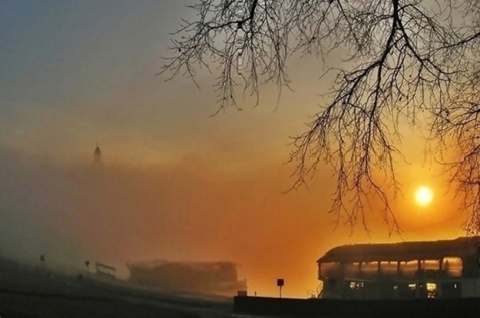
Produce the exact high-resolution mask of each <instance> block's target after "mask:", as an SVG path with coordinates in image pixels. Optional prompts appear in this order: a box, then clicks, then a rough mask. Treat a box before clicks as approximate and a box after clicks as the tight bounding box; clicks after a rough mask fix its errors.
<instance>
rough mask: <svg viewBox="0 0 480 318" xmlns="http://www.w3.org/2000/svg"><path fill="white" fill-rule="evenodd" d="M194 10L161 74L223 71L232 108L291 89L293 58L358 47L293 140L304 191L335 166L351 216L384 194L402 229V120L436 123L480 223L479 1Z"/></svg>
mask: <svg viewBox="0 0 480 318" xmlns="http://www.w3.org/2000/svg"><path fill="white" fill-rule="evenodd" d="M191 8H192V9H193V10H194V11H195V12H196V13H197V18H196V20H195V21H193V22H190V21H184V23H183V25H182V27H181V28H180V29H179V30H178V31H177V32H176V33H175V34H174V35H173V37H174V40H173V46H172V52H173V55H172V57H170V58H167V59H166V64H165V66H164V68H163V69H162V71H161V73H168V74H171V76H172V77H175V76H177V75H178V74H182V75H186V76H189V77H192V78H194V77H195V75H196V72H197V68H199V67H204V68H206V69H209V70H210V68H211V67H212V70H213V66H215V67H218V70H213V72H215V74H218V77H217V82H216V85H215V87H216V90H217V92H218V102H219V105H220V109H224V108H226V107H228V106H235V107H240V105H239V103H238V102H237V94H238V93H237V90H238V89H239V88H240V91H242V92H244V91H245V90H246V91H250V92H251V94H253V95H254V96H256V98H257V103H260V99H259V98H260V86H261V84H262V83H275V84H276V85H278V86H279V87H280V88H282V87H289V84H290V80H289V77H288V74H287V71H286V65H287V60H288V58H289V57H291V56H292V55H293V54H297V53H299V54H311V55H314V56H317V57H319V58H320V59H321V63H326V61H325V60H324V59H323V57H324V56H326V55H328V54H331V53H332V52H337V51H341V52H343V54H346V57H347V59H346V61H345V63H344V64H343V65H342V66H341V67H334V66H332V65H326V67H327V69H328V71H329V72H330V73H333V74H334V78H335V80H334V82H333V83H332V87H331V88H330V89H329V90H328V91H326V92H323V93H324V95H323V96H324V100H326V102H322V104H321V105H320V110H319V111H318V113H317V114H316V115H315V118H314V119H313V120H312V121H311V122H310V123H309V124H308V125H307V129H306V131H305V132H304V133H303V134H300V135H298V136H296V137H294V138H293V143H294V149H293V151H292V153H291V158H290V161H291V162H292V163H293V164H294V166H295V167H296V172H295V176H296V182H295V183H294V186H293V187H294V188H295V187H298V186H300V185H302V184H304V183H305V182H306V179H307V177H311V176H312V175H313V174H314V173H315V171H316V169H317V167H318V165H319V164H328V165H330V166H331V167H332V168H333V169H334V171H335V176H336V180H337V187H336V191H335V193H334V195H333V204H332V208H331V212H332V213H334V214H335V215H336V216H337V217H338V220H339V221H342V222H346V223H348V224H351V225H354V224H357V223H358V222H361V223H362V224H363V225H364V226H365V227H367V225H366V224H367V223H366V212H368V211H369V209H372V207H371V204H372V201H376V202H378V201H380V202H382V205H383V208H382V209H381V211H378V212H379V213H381V215H382V217H383V218H384V220H385V222H386V223H387V224H388V225H389V229H390V230H391V231H399V230H400V229H399V226H398V223H397V221H396V218H395V213H394V211H393V210H392V209H391V205H390V202H391V200H392V199H394V198H395V196H396V195H397V192H398V191H400V189H401V185H400V183H399V181H398V178H397V176H396V171H395V167H396V165H397V161H398V160H405V159H404V157H403V155H402V152H401V148H400V146H399V145H400V144H401V140H402V136H401V131H400V130H401V129H400V125H401V123H403V122H408V123H409V124H410V127H411V128H412V129H422V128H423V129H428V130H429V131H430V139H431V140H432V141H434V142H439V143H438V148H437V149H439V150H442V151H443V152H442V153H446V149H447V148H448V149H451V146H452V144H453V145H454V146H455V149H456V150H457V156H458V157H457V158H456V160H452V161H445V162H444V164H445V166H446V167H447V173H448V172H451V173H452V176H453V177H452V182H455V184H458V191H459V193H464V194H465V200H466V201H465V202H466V208H467V209H468V211H470V212H469V213H470V215H471V216H470V217H469V220H468V221H467V227H468V228H469V229H475V230H472V232H478V231H479V230H480V223H479V221H480V190H479V185H480V177H479V176H478V175H479V172H480V159H479V157H478V155H479V151H480V144H479V143H478V136H479V134H478V130H477V129H478V124H477V123H478V120H477V119H478V113H479V112H480V111H479V109H478V105H479V77H480V62H479V56H480V43H479V41H480V22H479V21H480V5H479V1H476V0H466V1H455V0H436V1H428V0H382V1H378V0H366V1H358V0H316V1H313V0H303V1H302V0H299V1H296V0H291V1H275V0H243V1H242V0H197V3H196V4H195V5H193V6H191ZM422 113H423V114H425V113H426V114H430V116H431V121H425V119H424V117H425V116H420V114H422ZM420 117H421V118H422V119H419V118H420ZM474 224H475V226H474V227H472V225H474Z"/></svg>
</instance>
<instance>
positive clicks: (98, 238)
mask: <svg viewBox="0 0 480 318" xmlns="http://www.w3.org/2000/svg"><path fill="white" fill-rule="evenodd" d="M113 3H115V5H114V6H112V4H113ZM0 11H1V12H2V14H4V18H2V20H0V30H1V31H0V42H1V43H2V47H4V48H5V49H4V50H2V52H0V71H1V72H0V82H1V83H2V85H0V96H2V107H1V108H0V171H1V172H2V178H0V187H1V192H0V195H1V196H0V200H1V201H0V202H1V203H2V210H1V213H2V222H1V223H0V229H1V233H2V235H1V236H0V248H1V249H0V254H6V255H15V256H16V257H20V258H22V259H27V260H36V259H37V258H38V255H39V254H40V253H44V252H48V255H49V259H54V260H55V259H56V260H58V262H65V263H68V264H69V265H72V266H78V264H82V265H83V261H84V260H85V258H88V259H95V260H99V261H103V262H107V263H112V264H115V265H116V266H119V267H121V266H123V265H124V264H125V263H126V262H130V261H138V260H145V259H156V258H157V259H164V258H168V259H172V260H219V259H226V260H232V261H235V262H237V263H238V264H239V265H240V267H239V273H240V276H241V277H242V278H246V279H247V280H248V285H249V292H250V293H253V292H254V291H256V292H257V293H258V294H259V295H276V294H277V288H276V286H275V282H276V278H278V277H283V278H284V279H285V281H286V285H285V288H284V295H285V296H297V297H305V296H307V291H308V290H313V289H315V288H316V287H317V285H318V281H317V280H316V264H315V261H316V259H318V258H319V257H320V256H322V255H323V253H325V252H326V251H327V250H328V249H329V248H331V247H333V246H335V245H338V244H349V243H356V242H377V241H382V242H395V241H398V240H400V239H402V238H400V237H398V236H393V237H390V238H389V236H388V230H387V228H386V226H385V225H384V224H382V222H381V217H378V216H377V214H376V213H375V211H373V213H369V219H368V221H369V226H370V229H371V231H372V234H371V236H368V235H367V234H366V233H365V231H364V230H363V228H362V227H361V226H358V227H357V228H355V229H354V231H353V232H352V229H351V228H350V227H348V226H340V227H338V228H336V230H335V229H334V228H335V226H334V225H335V222H334V221H335V219H334V217H333V216H332V215H329V214H327V211H328V209H329V205H330V198H331V197H330V194H331V192H332V190H333V183H332V182H333V179H332V171H330V170H329V169H327V168H325V167H322V166H321V167H319V171H318V173H317V175H316V176H315V178H314V179H312V180H311V182H309V184H308V188H307V187H305V188H301V189H300V190H298V191H293V192H289V193H286V194H285V193H284V191H285V190H286V189H288V188H289V187H290V186H291V184H292V181H293V180H292V178H291V177H290V175H291V173H292V171H293V167H292V166H289V165H285V164H284V163H285V162H286V161H287V160H288V154H289V152H290V151H291V150H292V148H291V145H290V139H289V137H290V136H294V135H297V134H299V133H302V132H303V131H304V129H305V126H304V123H305V122H308V121H310V118H311V116H312V115H314V114H315V113H316V112H317V111H318V104H319V103H320V102H321V100H320V99H319V95H318V94H319V93H321V92H324V90H325V88H327V87H329V85H330V83H331V82H330V80H331V79H330V78H328V77H326V78H323V79H322V80H319V75H320V74H321V73H322V72H323V71H324V66H323V64H322V63H321V62H320V60H318V59H316V58H312V57H310V58H308V57H305V58H301V59H300V58H297V59H292V60H291V61H290V63H289V65H288V67H289V68H288V71H289V74H290V75H291V78H292V80H293V83H292V89H293V91H289V90H284V91H283V93H282V97H281V100H280V103H279V104H278V105H277V97H278V95H277V94H278V90H277V88H276V87H272V86H264V87H262V91H261V100H260V105H259V106H258V107H256V108H253V107H252V105H253V101H252V100H249V99H248V98H247V97H246V98H244V99H242V100H241V102H242V105H243V106H244V107H243V110H242V111H237V110H234V109H229V110H227V111H226V112H221V113H219V114H218V115H217V116H215V117H212V116H211V115H212V114H213V113H215V112H216V111H217V109H218V105H217V104H216V103H215V101H216V97H215V95H214V93H213V92H212V90H211V85H212V83H213V80H214V76H215V75H211V74H208V73H207V72H200V74H199V78H198V79H197V80H198V82H199V83H200V86H201V88H200V89H198V88H196V86H195V85H194V84H193V83H192V82H191V81H190V80H188V79H185V78H176V79H175V80H173V81H167V82H165V81H164V80H165V78H163V77H156V76H154V74H155V73H156V72H158V71H159V70H160V67H161V65H162V60H161V59H160V57H161V56H162V55H165V54H166V47H167V46H168V43H169V32H170V31H172V30H175V29H176V28H177V27H178V22H179V19H180V17H185V15H188V14H191V13H189V12H188V11H186V10H185V9H184V8H183V3H182V2H181V1H174V0H168V1H159V2H156V3H148V2H146V1H145V2H142V1H140V2H139V3H137V2H135V4H133V2H131V1H127V0H115V1H102V3H100V4H99V3H98V2H97V1H86V0H85V1H81V2H80V1H79V2H72V3H69V2H58V1H53V0H52V1H42V2H38V3H35V5H32V4H31V2H29V1H21V0H15V1H2V2H1V3H0ZM100 17H101V18H100ZM2 23H3V24H4V25H1V24H2ZM326 59H327V60H328V61H330V62H340V61H339V58H338V56H337V55H336V56H335V57H327V58H326ZM403 133H404V138H405V139H404V144H403V145H402V146H401V149H402V150H403V151H404V152H405V154H406V155H407V159H408V160H409V164H401V165H400V164H399V166H398V172H399V177H400V180H399V181H400V182H401V183H402V184H403V188H402V189H403V197H399V198H398V199H397V201H396V202H395V203H394V204H393V207H394V210H395V211H396V216H397V217H398V220H399V222H400V225H401V226H402V229H403V231H404V232H403V238H404V239H409V240H411V239H437V238H448V237H456V236H459V235H461V234H463V232H462V231H461V225H462V221H463V220H464V218H465V215H462V214H461V213H459V212H458V203H455V202H454V201H452V195H451V193H449V194H444V193H445V191H446V190H447V189H446V187H445V183H444V180H442V179H441V178H440V177H439V171H438V167H436V166H434V165H431V164H430V160H429V159H428V158H425V157H424V150H425V143H424V141H423V139H422V138H420V137H419V134H418V133H416V132H410V130H409V129H408V128H406V129H405V131H403ZM97 141H99V142H100V146H101V148H102V150H103V161H104V167H103V169H102V170H92V165H91V163H92V155H93V149H94V147H95V144H96V142H97ZM422 184H427V185H429V186H431V187H433V188H434V189H435V191H436V192H435V193H436V196H435V199H434V202H433V204H432V205H431V206H429V207H426V208H420V207H418V206H416V205H415V204H414V203H413V192H414V189H415V188H416V187H417V186H419V185H422Z"/></svg>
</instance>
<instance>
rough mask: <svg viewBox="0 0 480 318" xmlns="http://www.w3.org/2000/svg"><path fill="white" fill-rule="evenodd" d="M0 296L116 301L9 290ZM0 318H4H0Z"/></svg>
mask: <svg viewBox="0 0 480 318" xmlns="http://www.w3.org/2000/svg"><path fill="white" fill-rule="evenodd" d="M0 294H7V295H22V296H31V297H41V298H60V299H71V300H95V301H118V299H115V298H111V297H99V296H75V295H66V294H56V293H39V292H29V291H21V290H10V289H0ZM0 318H5V317H0Z"/></svg>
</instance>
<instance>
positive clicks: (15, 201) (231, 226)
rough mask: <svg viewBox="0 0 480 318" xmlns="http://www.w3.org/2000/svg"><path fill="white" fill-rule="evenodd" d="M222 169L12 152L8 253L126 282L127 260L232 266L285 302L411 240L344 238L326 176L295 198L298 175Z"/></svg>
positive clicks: (1, 164)
mask: <svg viewBox="0 0 480 318" xmlns="http://www.w3.org/2000/svg"><path fill="white" fill-rule="evenodd" d="M217 160H219V159H218V158H217V159H215V158H214V156H212V158H209V157H208V156H196V155H193V154H191V155H185V156H184V157H183V158H182V159H180V160H177V161H175V162H166V163H163V164H156V165H145V164H143V165H140V164H126V163H121V162H108V161H106V160H103V162H102V163H101V164H94V162H93V151H92V157H91V160H87V161H85V162H84V163H75V164H73V163H71V164H69V163H62V164H59V163H57V162H55V161H52V160H45V159H39V158H35V157H32V156H27V155H25V154H22V153H20V152H18V151H15V150H13V149H9V148H5V147H3V148H1V149H0V171H1V172H2V174H1V175H2V178H1V181H0V190H1V191H0V195H1V202H2V204H1V211H0V213H1V217H2V222H1V223H0V231H1V236H0V254H1V255H3V256H6V257H10V258H16V259H20V260H23V261H28V262H30V263H33V264H38V263H39V257H40V255H41V254H46V263H47V264H49V265H52V266H53V265H55V266H56V265H61V266H63V267H68V268H70V269H74V268H77V269H81V268H82V267H83V266H84V265H83V264H84V262H85V260H90V261H99V262H103V263H107V264H111V265H114V266H116V267H117V268H118V271H119V274H120V276H121V277H123V278H126V277H128V272H127V270H126V266H125V264H126V263H128V262H135V261H144V260H155V259H168V260H186V261H196V260H200V261H202V260H205V261H217V260H229V261H233V262H236V263H237V264H238V265H239V268H238V270H239V278H241V279H247V283H248V287H249V293H251V294H253V293H255V292H256V293H257V294H259V295H276V293H277V289H276V286H275V282H276V278H279V277H282V278H284V279H285V287H284V290H283V294H284V295H285V296H294V297H305V296H307V294H308V293H309V291H311V290H315V289H316V288H317V286H318V281H317V279H316V263H315V261H316V260H317V259H318V258H319V257H320V256H322V255H323V254H324V253H325V252H326V251H327V250H328V249H329V248H331V247H333V246H335V245H339V244H348V243H355V242H374V241H387V242H393V241H398V240H401V239H402V237H398V236H396V237H389V236H388V231H387V229H386V226H385V225H384V224H383V223H382V222H380V221H378V222H377V220H376V219H375V218H372V219H371V222H370V225H371V228H370V229H371V230H373V231H372V232H373V233H375V236H372V235H368V234H367V233H366V232H365V231H364V230H363V228H362V227H361V226H360V227H359V228H356V229H354V231H353V232H352V228H350V227H349V226H340V227H338V228H337V229H336V230H335V223H334V221H335V218H334V217H333V216H332V215H330V214H327V213H325V212H326V211H327V210H328V208H329V206H330V201H329V198H330V196H329V195H328V193H330V192H331V191H332V190H333V188H332V179H331V173H328V171H322V169H320V171H319V176H318V177H317V178H316V179H314V180H312V182H311V183H310V185H309V187H308V188H302V189H300V190H297V191H291V192H287V193H285V190H287V189H288V188H289V186H291V184H292V182H293V180H292V179H291V177H290V174H291V169H289V167H288V166H285V165H283V164H279V163H276V164H273V163H267V162H263V163H257V164H252V163H251V162H248V163H245V165H244V166H242V164H241V163H238V162H236V163H232V164H231V165H229V164H228V163H226V162H223V163H222V164H220V162H217ZM220 167H221V168H220ZM290 168H291V167H290ZM447 221H448V222H450V223H451V220H450V219H449V220H447ZM421 225H422V224H419V223H417V224H416V226H417V227H418V226H421ZM441 226H443V229H446V232H445V235H446V236H448V234H450V237H451V236H452V234H451V233H452V231H453V235H455V234H457V232H458V230H459V226H458V225H457V226H456V227H449V228H445V224H443V225H442V224H441V222H439V225H438V226H437V227H432V228H430V230H429V229H428V228H425V227H422V228H421V232H422V235H419V231H418V230H417V231H415V226H412V225H410V228H409V225H408V223H406V228H407V232H406V237H407V238H416V237H422V238H423V237H428V236H429V235H431V236H432V237H435V235H437V236H438V235H439V233H440V232H439V229H440V228H442V227H441ZM412 229H413V230H412ZM409 230H410V232H409ZM456 231H457V232H456Z"/></svg>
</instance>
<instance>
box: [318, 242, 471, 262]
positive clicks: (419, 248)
mask: <svg viewBox="0 0 480 318" xmlns="http://www.w3.org/2000/svg"><path fill="white" fill-rule="evenodd" d="M479 243H480V237H459V238H456V239H453V240H439V241H418V242H401V243H390V244H385V243H384V244H352V245H343V246H337V247H334V248H332V249H331V250H329V251H328V252H327V253H326V254H325V255H324V256H322V257H321V258H319V259H318V261H317V263H330V262H373V261H411V260H418V259H420V260H424V259H428V260H434V259H440V258H442V257H471V256H474V255H475V253H476V252H477V248H478V246H479Z"/></svg>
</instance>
